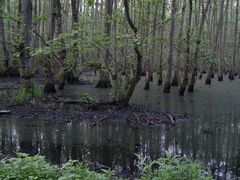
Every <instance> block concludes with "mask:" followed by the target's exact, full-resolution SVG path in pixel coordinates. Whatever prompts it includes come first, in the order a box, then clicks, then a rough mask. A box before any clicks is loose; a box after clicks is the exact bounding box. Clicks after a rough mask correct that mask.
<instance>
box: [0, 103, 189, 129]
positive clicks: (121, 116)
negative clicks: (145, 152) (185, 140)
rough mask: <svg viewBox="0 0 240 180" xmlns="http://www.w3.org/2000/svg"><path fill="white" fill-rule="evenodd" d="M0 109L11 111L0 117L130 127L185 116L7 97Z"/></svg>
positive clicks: (156, 124)
mask: <svg viewBox="0 0 240 180" xmlns="http://www.w3.org/2000/svg"><path fill="white" fill-rule="evenodd" d="M0 110H9V111H10V114H2V115H0V120H7V119H19V120H21V119H25V120H26V119H29V120H34V119H41V120H43V121H51V122H59V123H68V122H73V121H82V122H87V123H89V125H91V126H94V125H96V124H99V123H127V124H130V125H133V126H154V127H157V126H160V125H162V124H168V125H176V124H177V123H180V122H182V121H184V120H186V119H187V115H180V114H174V115H173V114H170V113H159V112H154V111H149V110H145V109H143V108H140V107H133V106H118V105H98V104H68V103H62V102H60V103H59V102H54V101H50V102H49V101H42V102H38V103H35V104H33V103H27V104H21V105H19V104H14V103H11V101H9V100H3V101H2V100H1V103H0ZM172 120H173V121H174V122H172Z"/></svg>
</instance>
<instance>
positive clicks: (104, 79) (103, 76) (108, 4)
mask: <svg viewBox="0 0 240 180" xmlns="http://www.w3.org/2000/svg"><path fill="white" fill-rule="evenodd" d="M105 11H106V17H105V22H104V26H105V33H106V36H107V37H108V38H111V27H112V23H111V19H112V11H113V0H105ZM104 63H105V65H106V66H108V64H109V63H110V47H109V45H108V44H107V46H106V49H105V57H104ZM107 71H108V70H107ZM110 87H112V85H111V82H110V79H109V73H108V72H105V71H102V70H100V76H99V80H98V82H97V85H96V88H110Z"/></svg>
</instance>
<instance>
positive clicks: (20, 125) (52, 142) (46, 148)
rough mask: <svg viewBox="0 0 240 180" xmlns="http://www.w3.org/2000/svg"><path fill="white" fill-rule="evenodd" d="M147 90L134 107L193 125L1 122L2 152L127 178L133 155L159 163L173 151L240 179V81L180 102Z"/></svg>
mask: <svg viewBox="0 0 240 180" xmlns="http://www.w3.org/2000/svg"><path fill="white" fill-rule="evenodd" d="M142 88H143V82H142V83H140V84H139V86H138V88H137V89H136V91H135V94H134V97H133V98H132V103H134V104H137V105H142V106H146V107H147V108H150V109H153V110H157V111H171V112H178V113H188V114H190V115H191V116H192V118H191V120H188V121H187V122H182V123H180V124H178V125H177V126H176V127H174V128H171V127H168V126H162V127H160V128H138V127H130V126H128V125H123V124H102V125H99V126H95V127H90V126H88V125H87V124H84V123H77V122H72V123H59V124H57V123H49V122H42V121H41V120H31V121H30V120H21V121H16V120H8V121H1V122H0V150H1V152H3V154H7V155H10V154H13V153H14V152H16V151H20V152H26V153H29V154H38V153H39V154H42V155H45V156H46V158H47V160H48V161H49V162H52V163H62V162H66V161H67V160H69V159H78V160H83V159H87V160H91V161H98V162H100V163H102V164H105V165H108V166H111V167H122V168H123V171H126V172H129V171H131V170H132V166H131V165H132V162H133V161H134V156H133V153H141V154H147V155H150V156H151V157H152V158H157V157H160V156H161V155H162V154H164V151H165V150H168V151H170V152H171V153H173V154H180V155H186V156H190V157H192V158H193V159H199V160H201V161H203V162H204V163H206V164H208V165H209V166H210V167H211V169H212V171H213V172H215V174H216V175H217V176H225V173H227V175H228V176H229V174H232V173H233V174H236V175H240V124H239V120H240V111H239V108H240V96H239V95H238V94H239V93H238V91H239V88H240V81H239V80H236V81H234V82H229V81H228V80H227V81H226V82H224V83H218V82H216V81H214V82H213V85H212V86H205V85H204V84H203V82H198V84H197V91H196V92H195V93H194V94H186V96H185V97H179V96H178V95H177V89H173V92H172V94H170V95H163V94H162V89H161V87H157V86H156V87H152V89H151V90H150V91H143V90H142ZM85 90H86V91H87V88H85ZM85 90H84V88H79V89H76V88H75V89H74V88H72V89H70V88H69V89H66V90H65V93H66V94H68V93H70V94H71V95H73V94H74V95H75V96H77V95H81V94H84V92H85ZM88 92H89V91H88ZM101 93H103V92H100V93H99V94H101ZM139 97H141V98H139Z"/></svg>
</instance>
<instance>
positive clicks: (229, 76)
mask: <svg viewBox="0 0 240 180" xmlns="http://www.w3.org/2000/svg"><path fill="white" fill-rule="evenodd" d="M228 79H229V80H231V81H233V80H234V73H233V71H231V72H230V73H229V75H228Z"/></svg>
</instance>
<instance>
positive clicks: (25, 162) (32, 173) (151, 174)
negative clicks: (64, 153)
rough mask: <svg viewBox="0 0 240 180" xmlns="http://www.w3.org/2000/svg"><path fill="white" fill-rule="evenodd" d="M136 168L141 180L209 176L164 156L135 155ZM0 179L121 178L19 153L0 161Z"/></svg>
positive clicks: (207, 178) (198, 166)
mask: <svg viewBox="0 0 240 180" xmlns="http://www.w3.org/2000/svg"><path fill="white" fill-rule="evenodd" d="M138 158H139V160H138V161H137V162H136V166H137V167H138V169H139V178H136V180H137V179H142V180H159V179H164V180H188V179H189V180H210V179H212V176H211V173H209V172H207V171H204V170H203V169H204V168H203V166H202V165H201V164H200V163H197V162H191V161H188V160H186V159H183V158H180V157H178V156H171V155H169V154H168V155H167V157H166V158H161V159H158V160H150V159H149V158H147V157H142V156H138ZM0 179H4V180H13V179H19V180H30V179H36V180H38V179H39V180H40V179H44V180H45V179H46V180H47V179H51V180H55V179H56V180H112V179H121V178H118V177H114V172H113V171H111V170H107V171H106V170H105V171H104V170H103V173H97V172H95V171H91V170H89V169H88V168H87V166H85V165H84V164H83V163H81V162H78V161H69V162H67V163H66V164H63V165H62V166H61V167H59V166H54V165H50V164H48V163H47V162H46V160H45V159H44V157H42V156H39V155H36V156H33V157H30V156H28V155H27V154H23V153H18V154H17V156H16V157H15V158H10V159H3V160H1V161H0Z"/></svg>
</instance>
